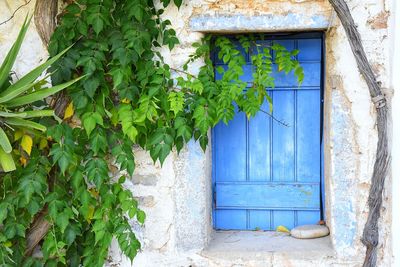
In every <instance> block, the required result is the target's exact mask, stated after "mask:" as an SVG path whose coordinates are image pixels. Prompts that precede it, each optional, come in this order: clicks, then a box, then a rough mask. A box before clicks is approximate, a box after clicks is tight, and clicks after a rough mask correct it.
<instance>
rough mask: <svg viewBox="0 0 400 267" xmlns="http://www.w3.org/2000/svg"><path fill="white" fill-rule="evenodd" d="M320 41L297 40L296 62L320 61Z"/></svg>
mask: <svg viewBox="0 0 400 267" xmlns="http://www.w3.org/2000/svg"><path fill="white" fill-rule="evenodd" d="M321 45H322V43H321V40H320V39H299V40H298V41H297V49H299V51H300V53H299V54H298V56H297V57H298V60H299V61H300V62H304V61H321V56H322V49H321Z"/></svg>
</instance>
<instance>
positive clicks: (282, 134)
mask: <svg viewBox="0 0 400 267" xmlns="http://www.w3.org/2000/svg"><path fill="white" fill-rule="evenodd" d="M273 102H274V107H275V109H274V112H273V115H274V117H275V118H276V119H278V120H281V121H284V122H285V123H287V124H288V126H284V125H281V124H279V123H278V122H276V121H274V122H273V137H272V138H273V140H272V146H273V148H272V157H273V160H272V164H273V167H272V173H273V181H294V178H295V177H294V171H295V168H294V159H295V158H294V138H295V136H294V127H295V125H294V123H295V121H294V111H295V110H294V91H293V90H282V91H275V92H274V96H273Z"/></svg>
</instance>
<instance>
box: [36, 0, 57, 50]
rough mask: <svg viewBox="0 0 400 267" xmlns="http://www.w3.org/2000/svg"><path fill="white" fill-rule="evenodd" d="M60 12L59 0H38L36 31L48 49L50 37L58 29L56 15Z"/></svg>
mask: <svg viewBox="0 0 400 267" xmlns="http://www.w3.org/2000/svg"><path fill="white" fill-rule="evenodd" d="M57 11H58V0H37V1H36V5H35V12H34V15H35V16H34V20H35V25H36V29H37V31H38V33H39V36H40V38H41V39H42V42H43V44H44V45H45V46H46V47H47V46H48V44H49V41H50V37H51V35H52V34H53V31H54V29H55V28H56V15H57Z"/></svg>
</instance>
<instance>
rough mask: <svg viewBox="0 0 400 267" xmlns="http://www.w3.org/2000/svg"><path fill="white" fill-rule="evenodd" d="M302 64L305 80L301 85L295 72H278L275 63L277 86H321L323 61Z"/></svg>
mask: <svg viewBox="0 0 400 267" xmlns="http://www.w3.org/2000/svg"><path fill="white" fill-rule="evenodd" d="M300 64H301V66H302V67H303V71H304V80H303V83H302V84H301V86H300V87H299V84H298V83H297V78H296V77H295V75H294V74H293V72H290V73H289V74H286V73H285V72H278V71H277V69H278V67H277V66H276V65H273V70H274V71H273V73H272V76H273V77H274V79H275V88H279V87H292V89H299V90H300V89H301V88H302V87H310V86H315V87H319V86H320V85H321V63H318V62H316V63H315V62H303V63H300Z"/></svg>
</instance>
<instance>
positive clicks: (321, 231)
mask: <svg viewBox="0 0 400 267" xmlns="http://www.w3.org/2000/svg"><path fill="white" fill-rule="evenodd" d="M290 235H291V236H293V237H295V238H299V239H309V238H318V237H324V236H327V235H329V228H328V227H327V226H325V225H302V226H297V227H295V228H293V229H292V231H290Z"/></svg>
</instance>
